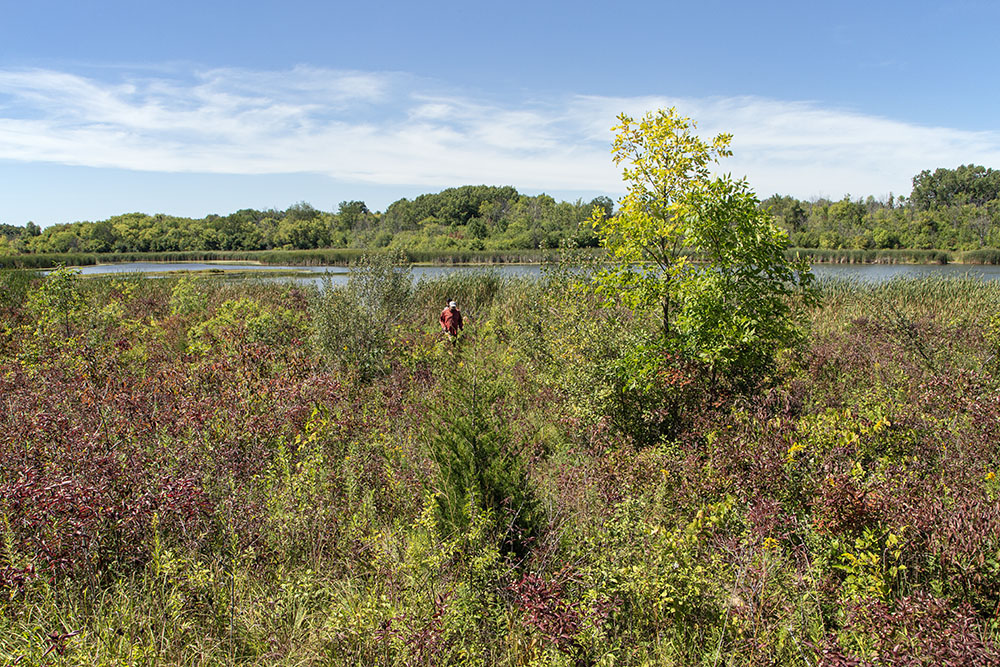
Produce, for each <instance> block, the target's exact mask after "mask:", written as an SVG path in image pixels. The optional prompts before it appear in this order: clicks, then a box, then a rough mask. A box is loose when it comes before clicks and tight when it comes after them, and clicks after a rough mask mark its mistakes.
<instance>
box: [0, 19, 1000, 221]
mask: <svg viewBox="0 0 1000 667" xmlns="http://www.w3.org/2000/svg"><path fill="white" fill-rule="evenodd" d="M997 25H1000V4H998V3H992V2H961V1H959V2H950V3H938V2H935V3H930V2H921V1H911V2H906V3H904V2H878V1H874V0H870V1H869V2H830V3H807V2H739V3H738V2H721V1H717V0H716V1H713V0H702V1H701V2H698V3H693V2H669V1H661V2H633V3H610V2H607V3H606V2H547V3H546V2H519V1H518V2H506V3H483V2H423V3H414V2H367V3H361V2H350V3H347V2H343V3H338V2H326V3H322V2H304V1H299V0H285V1H283V2H255V1H254V0H243V1H241V2H219V1H215V2H213V1H211V0H202V1H201V2H188V1H187V0H175V1H173V2H169V3H168V2H162V1H158V2H149V1H146V0H130V1H128V2H101V1H100V0H95V1H93V2H87V3H83V2H79V1H78V0H77V1H76V2H62V1H59V2H56V1H50V0H32V1H31V2H25V1H24V0H20V1H18V2H12V1H9V0H0V222H6V223H11V224H18V225H20V224H24V223H25V222H27V221H28V220H33V221H35V222H37V223H39V224H41V225H43V226H44V225H49V224H52V223H56V222H69V221H74V220H97V219H103V218H107V217H110V216H111V215H115V214H117V213H123V212H128V211H143V212H147V213H159V212H162V213H170V214H175V215H185V216H192V217H201V216H204V215H206V214H209V213H220V214H225V213H230V212H232V211H235V210H238V209H240V208H248V207H249V208H271V207H273V208H278V209H284V208H287V207H288V206H290V205H292V204H294V203H296V202H299V201H306V202H309V203H311V204H312V205H313V206H316V207H317V208H320V209H324V210H332V209H335V208H336V206H337V203H338V202H340V201H342V200H349V199H362V200H364V201H366V202H367V203H368V205H369V206H370V207H371V208H373V209H376V210H381V209H384V208H385V206H387V205H388V204H389V203H391V202H392V201H394V200H396V199H398V198H400V197H404V196H406V197H412V196H414V195H417V194H420V193H422V192H433V191H438V190H440V189H443V188H446V187H451V186H457V185H463V184H470V183H488V184H495V185H513V186H515V187H517V188H518V189H519V190H520V191H522V192H527V193H532V194H534V193H538V192H547V193H549V194H551V195H553V196H555V197H556V198H557V199H567V200H574V199H576V198H578V197H582V198H584V199H589V198H591V197H593V196H595V195H598V194H606V195H610V196H612V197H617V196H619V195H620V194H621V192H622V191H623V187H622V184H621V179H620V176H619V173H618V171H617V170H616V169H615V167H614V166H613V164H612V162H611V159H610V153H609V148H610V141H611V133H610V130H609V128H610V127H611V126H612V125H613V124H614V122H615V117H616V115H617V114H618V113H620V112H622V111H625V112H628V113H631V114H633V115H640V114H642V113H643V112H644V111H646V110H650V109H655V108H657V107H662V106H671V105H673V106H677V107H678V109H679V110H680V111H681V112H682V113H684V114H685V115H688V116H691V117H692V118H694V119H695V120H696V121H697V122H698V127H699V131H701V132H703V133H704V134H706V135H711V134H715V133H717V132H722V131H725V132H731V133H733V135H734V140H733V148H734V151H735V155H734V157H732V158H729V159H728V160H726V161H725V162H724V163H723V164H722V165H721V170H723V171H728V172H732V173H733V174H735V175H738V176H744V175H745V176H747V177H748V178H749V180H750V183H751V186H753V187H754V189H755V190H756V191H757V192H758V194H759V195H760V196H761V197H765V196H767V195H769V194H773V193H775V192H778V193H782V194H792V195H795V196H797V197H800V198H806V199H808V198H813V197H817V196H826V197H831V198H840V197H843V196H844V195H845V194H850V195H851V196H853V197H858V196H867V195H874V196H876V197H885V196H886V195H887V194H888V193H889V192H893V193H895V194H909V190H910V179H911V178H912V176H913V175H914V174H916V173H918V172H919V171H920V170H922V169H933V168H936V167H955V166H958V165H959V164H967V163H976V164H983V165H986V166H991V167H995V168H996V167H1000V127H998V124H1000V120H998V119H1000V114H998V111H1000V108H998V107H1000V86H998V85H997V84H998V81H997V78H998V76H997V73H996V70H997V67H996V62H997V57H996V48H995V47H994V46H993V42H994V39H995V37H994V32H995V27H996V26H997Z"/></svg>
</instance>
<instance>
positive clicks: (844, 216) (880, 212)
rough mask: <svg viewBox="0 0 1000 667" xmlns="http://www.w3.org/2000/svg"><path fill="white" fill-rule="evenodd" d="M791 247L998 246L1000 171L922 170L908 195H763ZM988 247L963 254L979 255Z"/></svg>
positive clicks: (974, 168) (957, 248) (971, 167)
mask: <svg viewBox="0 0 1000 667" xmlns="http://www.w3.org/2000/svg"><path fill="white" fill-rule="evenodd" d="M763 205H764V206H767V207H770V209H771V212H772V213H773V214H774V216H775V219H776V220H777V221H778V223H779V224H781V225H782V226H783V227H784V228H785V229H786V230H788V235H789V240H790V242H791V245H792V246H797V247H800V248H817V249H822V250H868V251H871V250H888V249H897V248H907V249H925V250H930V249H936V250H951V251H973V250H980V249H984V248H998V247H1000V171H995V170H993V169H987V168H986V167H980V166H977V165H966V166H961V167H958V168H957V169H937V170H935V171H933V172H931V171H922V172H920V173H919V174H917V175H916V176H914V177H913V190H912V192H911V193H910V196H909V197H903V196H899V197H895V196H893V195H892V194H890V195H889V196H888V197H886V198H884V199H875V198H874V197H868V198H867V199H864V200H862V199H851V198H850V197H844V198H843V199H841V200H840V201H830V200H828V199H817V200H815V201H801V200H798V199H795V198H794V197H787V196H784V197H783V196H779V195H774V196H772V197H769V198H768V199H766V200H764V202H763ZM990 256H992V254H991V253H980V254H979V255H969V260H968V261H977V260H976V259H975V258H977V257H978V261H984V260H985V258H987V257H990Z"/></svg>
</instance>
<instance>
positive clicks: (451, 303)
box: [448, 301, 458, 308]
mask: <svg viewBox="0 0 1000 667" xmlns="http://www.w3.org/2000/svg"><path fill="white" fill-rule="evenodd" d="M448 307H449V308H458V304H457V303H455V302H454V301H449V302H448Z"/></svg>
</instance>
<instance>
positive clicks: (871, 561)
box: [0, 262, 1000, 667]
mask: <svg viewBox="0 0 1000 667" xmlns="http://www.w3.org/2000/svg"><path fill="white" fill-rule="evenodd" d="M576 276H577V274H576V273H574V271H573V270H572V267H565V266H564V267H551V268H549V269H548V270H546V271H545V272H544V274H543V277H542V278H541V279H540V280H537V281H529V280H515V279H511V278H505V277H501V276H499V275H490V274H485V275H484V274H466V275H459V274H456V275H451V276H448V277H446V278H442V279H435V280H423V281H420V282H418V283H416V284H413V283H412V282H411V280H410V278H409V276H408V275H407V274H406V272H405V270H398V269H394V268H392V267H388V266H386V265H384V264H379V263H378V262H370V263H369V264H367V265H365V266H363V267H362V270H359V271H356V272H355V274H353V277H352V282H351V283H350V284H349V285H348V286H347V287H345V288H338V289H329V290H325V291H316V290H311V289H306V288H303V287H300V286H295V285H293V284H285V285H282V284H275V283H255V282H253V281H245V282H232V281H221V280H214V279H212V278H210V277H203V278H191V277H168V278H156V279H154V278H142V277H140V276H136V275H127V276H115V277H107V278H90V279H87V280H82V279H80V278H79V277H78V276H77V275H75V274H74V273H73V272H72V271H69V270H65V269H62V270H58V271H56V272H54V273H52V274H50V275H49V276H48V277H46V278H44V279H43V278H42V277H41V276H39V275H37V274H35V273H31V272H23V271H7V272H0V460H2V462H3V465H2V466H0V511H2V513H0V664H4V665H15V664H16V665H19V666H21V667H23V666H25V665H96V664H100V665H142V664H157V665H223V664H225V665H230V664H246V665H252V664H260V665H264V664H267V665H307V664H330V665H359V664H363V665H573V666H576V665H607V666H610V665H713V666H714V665H789V664H794V665H829V666H834V665H942V664H949V665H1000V645H998V643H997V640H998V635H1000V617H998V614H1000V477H998V468H1000V451H998V448H997V444H996V443H997V442H998V438H1000V392H998V388H1000V382H998V379H1000V356H998V355H1000V284H997V283H986V282H978V281H975V280H955V279H951V280H945V279H935V280H931V279H927V280H921V281H896V282H890V283H888V284H885V285H882V286H871V285H865V284H857V283H850V282H826V283H823V284H821V285H820V292H821V299H820V301H819V303H818V304H809V305H800V306H798V307H797V309H796V317H797V318H798V321H799V323H800V326H801V327H802V330H803V332H804V336H803V338H802V340H801V342H800V344H799V345H798V346H797V347H795V348H794V349H789V350H786V351H785V352H784V353H783V354H782V355H781V356H780V357H779V359H778V361H777V363H776V365H775V366H774V367H773V368H771V369H769V372H768V374H767V375H766V376H763V377H759V378H756V380H755V382H754V383H753V384H752V385H747V384H746V383H745V382H743V381H741V382H739V383H737V382H735V381H729V379H728V378H726V377H721V378H720V377H715V376H713V375H712V374H710V373H708V372H707V370H706V369H705V368H703V367H701V366H700V365H699V364H698V363H697V362H695V361H693V360H690V359H684V358H681V357H677V356H673V355H669V354H658V353H656V352H655V349H654V351H653V352H651V353H650V354H646V355H639V356H637V355H636V354H634V351H635V350H649V349H651V348H650V341H651V340H653V338H654V337H655V331H656V327H657V325H656V322H655V321H654V320H653V319H651V318H650V317H649V316H647V315H646V314H644V313H635V312H632V311H629V310H627V309H624V308H622V307H620V306H614V305H608V304H606V303H604V302H602V300H601V299H600V298H599V296H598V295H597V294H595V293H594V292H593V291H592V290H590V289H588V287H587V286H586V285H585V284H582V283H581V282H580V280H579V279H578V278H577V277H576ZM448 298H453V299H455V300H457V301H458V302H459V304H460V306H461V308H462V310H463V312H464V314H465V315H466V318H467V320H468V325H467V327H466V329H465V331H464V332H463V334H462V336H461V337H460V340H459V341H458V343H457V344H456V345H452V344H451V343H449V342H448V341H446V340H445V339H444V338H443V337H442V335H441V332H440V329H439V326H438V324H437V316H438V313H439V312H440V310H441V308H442V307H443V305H444V303H445V302H446V300H447V299H448Z"/></svg>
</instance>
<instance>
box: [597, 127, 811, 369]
mask: <svg viewBox="0 0 1000 667" xmlns="http://www.w3.org/2000/svg"><path fill="white" fill-rule="evenodd" d="M618 120H619V122H620V124H619V125H617V126H616V127H615V128H613V129H614V130H615V131H617V135H616V137H615V140H614V144H613V147H612V153H613V155H614V161H615V163H616V164H618V165H624V169H623V178H624V180H625V182H626V183H627V187H628V191H627V194H626V195H625V197H624V198H622V200H621V202H620V204H619V209H618V215H616V216H614V217H611V218H604V217H601V216H594V217H593V218H592V219H591V221H592V223H593V225H594V227H595V229H596V230H597V232H598V235H599V236H600V238H601V243H602V245H603V246H604V247H605V248H607V249H608V251H609V256H610V257H611V258H612V261H613V262H612V266H611V267H610V268H609V269H608V270H606V271H604V272H602V274H600V275H599V276H598V281H599V285H600V287H601V288H602V289H603V290H604V291H605V293H606V294H611V295H614V297H615V298H620V299H621V300H623V301H625V302H626V303H628V304H629V305H631V306H633V307H643V306H650V305H654V304H655V305H656V306H657V307H658V308H659V309H660V310H661V312H662V333H663V338H664V343H665V344H666V345H667V346H669V347H671V348H673V349H677V350H679V351H683V352H684V353H686V354H688V355H691V356H694V357H696V358H698V359H700V360H702V361H703V362H705V363H707V364H708V365H709V366H710V367H711V368H712V369H713V371H716V370H730V371H735V372H743V371H747V372H757V371H759V370H761V368H762V366H765V365H769V363H770V362H771V361H772V360H773V357H774V354H775V353H776V351H777V350H778V349H779V348H780V347H782V346H783V345H786V344H788V343H790V342H791V341H792V340H793V339H794V338H795V337H796V335H797V328H796V327H795V323H794V320H793V318H792V316H791V303H790V298H789V297H791V296H792V295H793V293H795V292H797V291H798V290H799V289H800V288H801V287H805V286H808V284H809V283H810V281H811V279H812V276H811V274H810V273H809V271H808V267H807V266H806V265H805V264H804V263H793V262H790V261H788V260H787V259H786V258H785V254H784V252H785V249H786V248H787V246H788V237H787V235H786V233H785V232H784V231H782V230H781V229H779V228H778V227H777V225H775V224H774V222H773V220H772V218H771V216H770V214H769V213H767V212H766V211H764V210H762V207H761V206H760V202H759V201H758V199H757V197H756V195H754V193H753V192H752V191H751V190H750V189H749V186H748V185H747V183H746V181H745V180H734V179H732V178H731V177H730V176H719V177H713V176H712V174H711V167H712V165H713V164H714V163H716V162H717V161H718V158H720V157H726V156H729V155H730V154H731V151H730V150H729V142H730V139H731V135H728V134H720V135H718V136H716V137H715V138H714V139H712V140H711V141H710V142H708V141H705V140H703V139H701V138H699V137H698V136H697V135H695V134H694V132H693V130H694V129H695V125H694V123H693V122H692V121H691V119H689V118H685V117H683V116H680V115H678V113H677V111H676V110H675V109H673V108H671V109H667V110H659V111H657V112H654V113H648V114H646V116H644V117H643V118H642V119H641V120H639V121H635V120H633V119H632V118H630V117H629V116H627V115H625V114H622V115H621V116H619V118H618Z"/></svg>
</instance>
